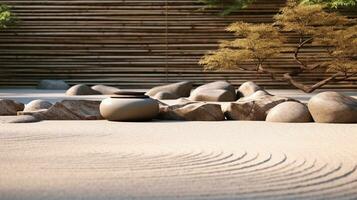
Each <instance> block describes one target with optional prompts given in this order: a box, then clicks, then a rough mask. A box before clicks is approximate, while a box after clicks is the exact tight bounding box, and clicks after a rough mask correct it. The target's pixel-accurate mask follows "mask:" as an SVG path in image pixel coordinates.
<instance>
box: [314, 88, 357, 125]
mask: <svg viewBox="0 0 357 200" xmlns="http://www.w3.org/2000/svg"><path fill="white" fill-rule="evenodd" d="M308 108H309V110H310V113H311V115H312V117H313V119H314V120H315V121H316V122H319V123H357V100H356V99H355V98H352V97H349V96H345V95H343V94H340V93H337V92H322V93H320V94H317V95H315V96H313V97H312V98H311V99H310V101H309V102H308Z"/></svg>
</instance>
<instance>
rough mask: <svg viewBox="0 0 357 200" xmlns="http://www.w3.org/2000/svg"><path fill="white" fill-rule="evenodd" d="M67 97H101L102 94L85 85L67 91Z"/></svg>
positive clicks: (75, 86)
mask: <svg viewBox="0 0 357 200" xmlns="http://www.w3.org/2000/svg"><path fill="white" fill-rule="evenodd" d="M66 95H68V96H76V95H101V93H100V92H98V91H96V90H93V89H92V88H90V87H89V86H87V85H85V84H78V85H74V86H72V87H71V88H69V89H68V90H67V91H66Z"/></svg>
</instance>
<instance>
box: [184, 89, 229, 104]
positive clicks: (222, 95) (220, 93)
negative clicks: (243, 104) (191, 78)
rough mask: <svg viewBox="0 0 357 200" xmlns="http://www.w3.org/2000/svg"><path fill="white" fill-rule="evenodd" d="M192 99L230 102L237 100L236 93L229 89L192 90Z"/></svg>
mask: <svg viewBox="0 0 357 200" xmlns="http://www.w3.org/2000/svg"><path fill="white" fill-rule="evenodd" d="M190 100H192V101H213V102H229V101H235V100H236V94H234V93H232V92H230V91H228V90H219V89H214V90H213V89H212V90H199V91H195V92H192V94H191V96H190Z"/></svg>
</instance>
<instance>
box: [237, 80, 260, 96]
mask: <svg viewBox="0 0 357 200" xmlns="http://www.w3.org/2000/svg"><path fill="white" fill-rule="evenodd" d="M259 90H262V89H261V88H260V87H259V86H258V85H257V84H255V83H254V82H252V81H248V82H245V83H243V84H242V85H241V86H240V87H239V88H238V92H239V93H240V94H241V96H243V97H247V96H250V95H252V94H254V93H255V92H257V91H259Z"/></svg>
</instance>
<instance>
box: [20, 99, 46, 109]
mask: <svg viewBox="0 0 357 200" xmlns="http://www.w3.org/2000/svg"><path fill="white" fill-rule="evenodd" d="M51 106H52V103H50V102H48V101H45V100H39V99H38V100H33V101H31V102H30V103H28V104H26V105H25V109H24V112H31V111H37V110H42V109H48V108H50V107H51Z"/></svg>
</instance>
